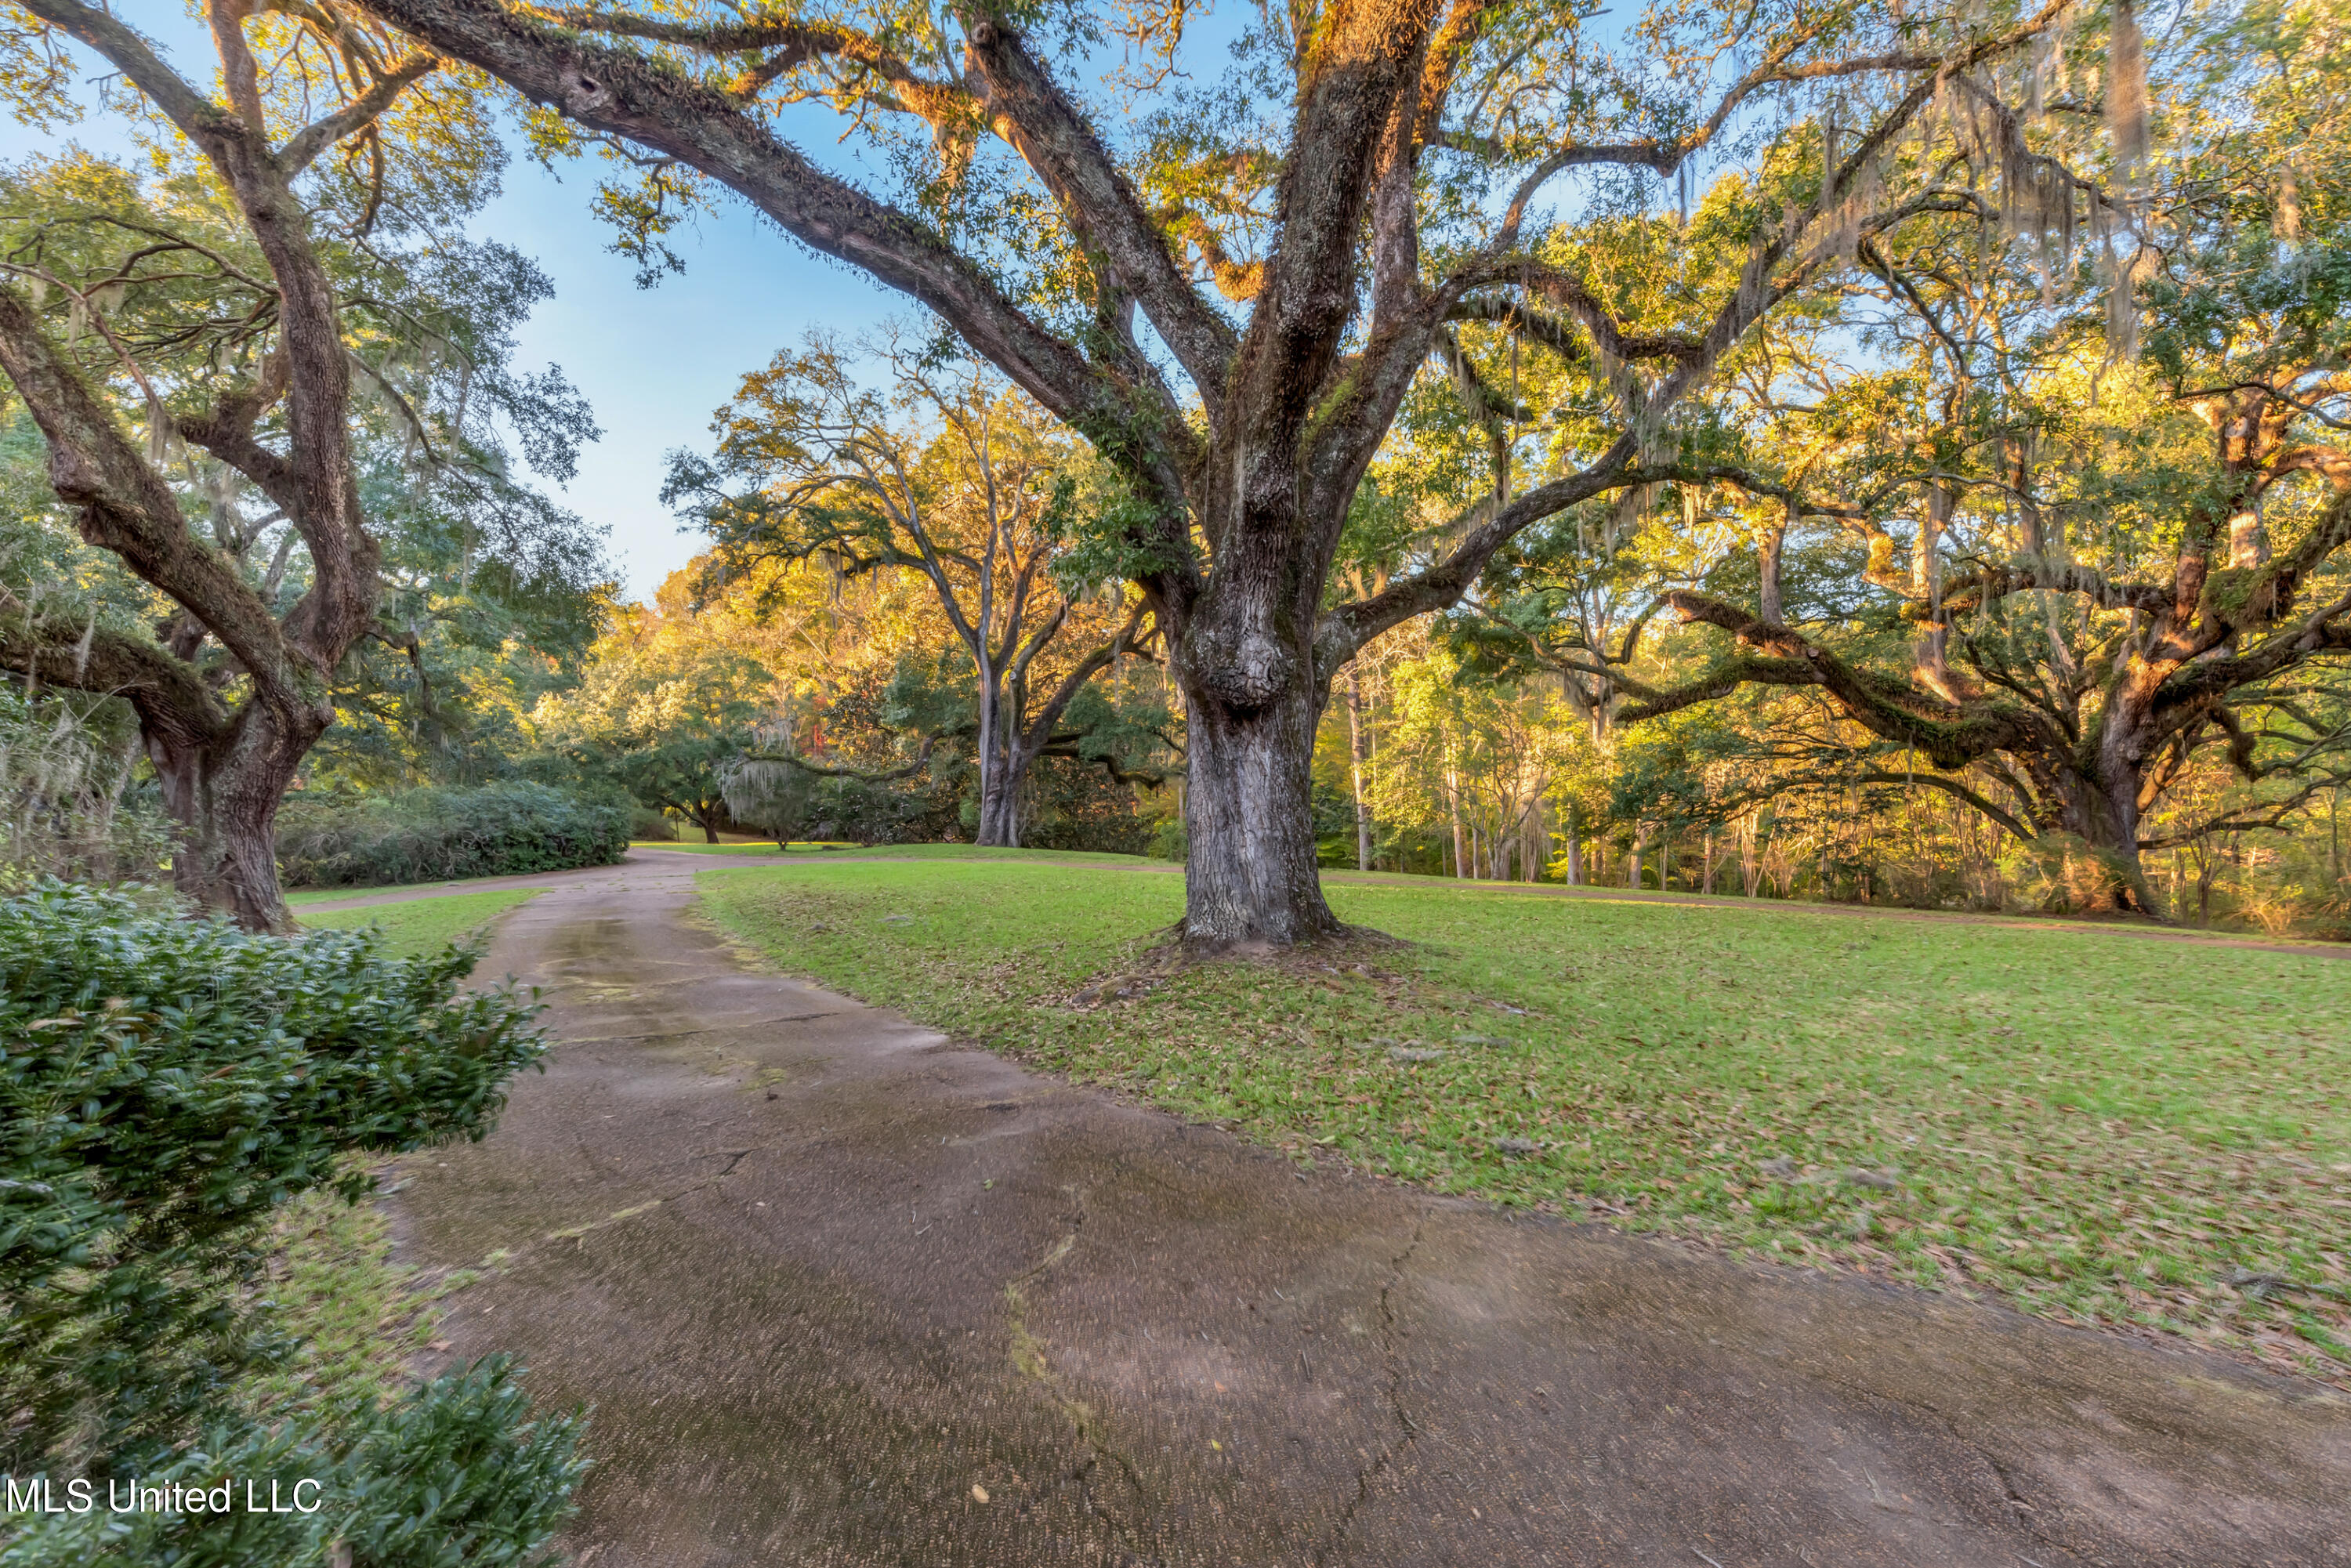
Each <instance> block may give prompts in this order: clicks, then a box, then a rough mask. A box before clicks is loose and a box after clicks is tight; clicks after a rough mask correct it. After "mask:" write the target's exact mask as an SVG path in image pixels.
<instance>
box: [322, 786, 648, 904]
mask: <svg viewBox="0 0 2351 1568" xmlns="http://www.w3.org/2000/svg"><path fill="white" fill-rule="evenodd" d="M631 817H632V806H631V805H630V803H629V802H628V801H626V800H620V799H617V798H616V799H604V798H601V797H597V796H590V795H578V794H573V793H570V792H569V791H566V790H562V789H555V788H553V787H551V786H549V785H546V784H531V783H524V782H519V781H511V780H510V781H507V782H505V783H499V784H483V785H477V786H475V787H473V788H471V789H463V788H455V787H448V786H434V787H429V788H424V789H403V790H401V791H399V792H398V793H396V794H386V795H361V796H326V797H322V798H318V799H311V798H306V797H304V796H300V795H296V796H293V797H291V798H289V799H288V800H287V802H286V805H285V807H284V808H283V809H282V810H280V811H279V813H278V819H277V861H278V864H279V866H280V867H281V868H282V870H283V872H284V874H285V878H286V881H287V883H289V884H291V885H293V886H296V887H377V886H382V885H385V884H387V883H405V882H448V881H453V880H455V879H457V878H460V877H469V876H516V875H520V874H522V873H526V872H535V871H562V870H564V869H566V868H568V867H570V866H582V865H611V863H612V862H615V861H617V860H619V859H620V858H621V856H622V854H623V853H624V852H627V850H628V847H629V825H630V819H631Z"/></svg>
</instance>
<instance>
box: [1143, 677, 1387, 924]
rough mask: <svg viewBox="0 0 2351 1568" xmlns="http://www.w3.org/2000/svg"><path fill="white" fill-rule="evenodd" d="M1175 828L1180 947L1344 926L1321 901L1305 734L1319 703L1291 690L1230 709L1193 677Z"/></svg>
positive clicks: (1309, 735) (1306, 689)
mask: <svg viewBox="0 0 2351 1568" xmlns="http://www.w3.org/2000/svg"><path fill="white" fill-rule="evenodd" d="M1176 674H1177V679H1178V680H1179V681H1180V682H1181V683H1182V685H1183V689H1184V695H1185V699H1186V704H1187V705H1188V706H1187V712H1186V726H1185V732H1186V749H1187V754H1188V755H1187V762H1188V767H1187V769H1186V775H1185V789H1184V826H1185V830H1186V833H1187V834H1188V835H1189V837H1190V842H1191V858H1190V862H1189V864H1188V866H1187V867H1186V877H1185V887H1184V935H1185V939H1186V942H1188V943H1190V944H1193V945H1195V946H1210V947H1221V946H1249V945H1257V944H1264V945H1269V946H1281V945H1286V944H1289V943H1292V942H1306V941H1312V940H1314V939H1316V938H1319V937H1323V936H1337V935H1339V934H1341V933H1343V931H1345V929H1346V927H1345V926H1343V925H1341V924H1340V922H1339V918H1338V916H1337V915H1332V913H1331V906H1330V905H1329V904H1326V903H1325V902H1323V898H1322V873H1321V872H1320V871H1319V870H1318V869H1317V866H1316V856H1315V843H1314V814H1313V810H1312V794H1313V760H1314V731H1315V727H1316V726H1317V724H1318V723H1319V722H1320V720H1321V718H1322V692H1321V691H1319V690H1317V689H1315V688H1313V687H1312V686H1310V685H1308V684H1307V683H1306V682H1304V681H1296V682H1292V683H1291V684H1290V685H1287V686H1285V687H1284V688H1283V689H1282V690H1280V692H1279V693H1277V694H1276V695H1274V696H1273V698H1272V699H1271V700H1270V701H1269V702H1267V703H1266V704H1264V705H1263V706H1254V707H1249V708H1238V707H1236V706H1233V705H1231V704H1229V703H1228V702H1224V701H1221V700H1219V699H1218V698H1217V696H1216V695H1215V694H1214V693H1213V692H1210V691H1207V690H1205V689H1203V687H1202V685H1201V683H1199V682H1198V681H1197V680H1196V679H1195V678H1190V676H1189V675H1188V674H1187V669H1186V664H1185V662H1184V661H1183V660H1181V659H1180V658H1179V660H1178V663H1177V669H1176Z"/></svg>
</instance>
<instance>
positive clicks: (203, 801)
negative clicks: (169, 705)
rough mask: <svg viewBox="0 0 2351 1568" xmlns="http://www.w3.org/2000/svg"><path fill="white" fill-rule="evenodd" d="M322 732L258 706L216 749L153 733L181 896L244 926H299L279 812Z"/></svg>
mask: <svg viewBox="0 0 2351 1568" xmlns="http://www.w3.org/2000/svg"><path fill="white" fill-rule="evenodd" d="M325 729H326V726H325V725H324V724H323V723H297V724H294V725H291V726H288V725H286V724H284V723H282V722H280V721H279V720H277V718H276V717H275V716H273V715H271V714H269V713H267V712H266V711H264V710H258V709H252V710H247V711H246V713H245V714H243V715H241V716H240V720H239V722H238V723H237V724H236V726H235V729H234V732H233V733H232V735H231V736H230V737H227V738H226V739H225V741H224V742H222V743H220V744H217V745H214V746H209V747H204V746H199V747H189V746H181V745H174V744H172V741H171V740H170V739H168V738H167V737H163V736H161V735H156V734H152V733H151V734H150V736H149V737H148V743H147V756H148V760H149V761H150V762H151V763H152V765H153V766H154V768H155V777H156V779H157V780H158V782H159V783H160V784H161V785H162V795H163V808H164V810H166V811H167V812H169V813H170V815H171V817H172V821H174V822H176V823H178V824H179V827H180V833H181V837H180V841H179V842H178V844H176V845H175V846H174V847H173V850H172V883H173V885H174V886H176V887H177V888H178V889H179V891H180V892H181V893H182V894H185V895H186V896H187V897H189V898H191V899H193V900H194V901H195V902H196V903H198V904H204V905H205V906H207V907H209V908H214V909H220V910H224V911H226V912H228V913H229V914H231V915H234V916H235V919H236V922H237V924H238V925H243V926H245V927H246V929H247V930H252V931H290V930H291V929H292V928H293V921H292V918H291V916H290V915H288V914H287V908H286V897H285V894H284V891H283V890H282V889H281V888H280V887H279V885H278V881H277V808H278V804H279V802H280V801H282V800H284V799H285V797H286V791H287V789H288V788H290V787H291V786H292V784H293V782H294V775H295V772H296V770H297V769H298V768H299V767H300V766H301V762H302V758H303V757H304V756H305V755H306V754H308V751H309V749H310V747H311V746H312V745H313V744H315V743H316V742H317V740H318V738H319V736H320V735H321V734H323V733H324V732H325Z"/></svg>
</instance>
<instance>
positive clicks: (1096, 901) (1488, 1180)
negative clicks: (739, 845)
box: [700, 854, 2351, 1386]
mask: <svg viewBox="0 0 2351 1568" xmlns="http://www.w3.org/2000/svg"><path fill="white" fill-rule="evenodd" d="M1102 858H1103V859H1105V860H1107V859H1111V858H1112V857H1102ZM1062 859H1064V857H1040V856H1035V855H1029V856H1025V857H1021V858H1020V859H1018V860H1013V861H1011V862H1009V863H986V862H974V861H973V860H972V859H971V858H970V857H969V856H968V854H967V855H965V856H960V857H950V856H933V857H928V858H921V857H901V860H900V862H899V863H889V862H883V863H874V862H863V863H835V864H827V863H824V862H820V861H814V860H810V861H806V862H794V863H791V864H789V865H783V866H778V867H774V868H760V869H758V870H744V871H740V872H730V873H727V874H726V875H724V876H717V875H705V877H703V878H702V879H701V882H700V886H701V896H702V900H703V904H704V907H705V909H706V910H707V911H708V913H709V914H710V915H712V916H713V917H714V918H715V919H716V921H717V922H718V923H719V924H720V925H722V926H724V927H725V928H726V930H728V931H729V932H730V933H732V934H733V935H735V936H737V938H738V939H739V940H741V941H742V942H744V943H745V944H747V946H752V947H754V948H756V949H758V950H759V951H761V952H763V953H765V954H766V955H767V956H768V957H770V958H771V959H772V960H773V962H774V963H775V964H777V965H778V966H779V967H782V968H784V969H785V970H788V971H789V972H791V973H795V974H800V975H806V976H810V977H814V978H816V979H819V980H820V981H822V982H824V983H826V984H829V985H831V986H834V987H836V988H841V989H842V990H846V991H849V992H852V993H854V994H856V995H858V996H861V997H863V998H867V999H869V1000H872V1001H875V1002H878V1003H882V1004H884V1005H887V1006H891V1007H894V1008H897V1009H901V1010H903V1011H904V1012H906V1013H908V1014H910V1015H911V1016H913V1017H914V1018H917V1019H922V1020H924V1021H925V1022H927V1023H930V1024H933V1025H935V1026H936V1027H938V1028H940V1029H942V1030H947V1031H948V1032H950V1033H953V1034H956V1035H957V1036H961V1037H966V1038H969V1039H974V1040H979V1041H981V1042H984V1043H986V1044H988V1045H990V1046H992V1047H995V1048H998V1049H1000V1050H1003V1051H1008V1052H1009V1053H1011V1054H1014V1055H1016V1056H1019V1057H1020V1058H1022V1059H1023V1060H1026V1061H1030V1062H1033V1063H1035V1064H1037V1065H1039V1066H1041V1067H1045V1068H1049V1069H1051V1070H1055V1071H1062V1072H1066V1073H1069V1074H1070V1075H1071V1076H1073V1077H1075V1078H1077V1079H1080V1080H1081V1081H1086V1082H1097V1083H1102V1084H1105V1085H1108V1086H1112V1087H1113V1088H1116V1089H1120V1090H1123V1091H1125V1092H1131V1093H1134V1094H1136V1095H1139V1096H1142V1097H1144V1098H1145V1099H1148V1100H1150V1101H1152V1102H1154V1103H1157V1104H1160V1105H1162V1106H1165V1107H1166V1108H1168V1109H1170V1110H1173V1111H1175V1112H1178V1113H1184V1114H1187V1115H1191V1116H1195V1117H1199V1118H1203V1119H1208V1120H1214V1121H1217V1122H1221V1123H1224V1124H1228V1125H1231V1126H1233V1127H1234V1128H1235V1129H1236V1130H1238V1131H1239V1132H1241V1133H1243V1134H1246V1135H1248V1136H1250V1137H1253V1138H1257V1139H1259V1140H1261V1141H1263V1142H1265V1143H1267V1144H1270V1145H1276V1146H1278V1147H1280V1148H1282V1149H1284V1150H1286V1151H1288V1152H1290V1154H1292V1155H1295V1156H1297V1157H1300V1158H1306V1157H1309V1156H1310V1155H1311V1153H1312V1152H1313V1151H1315V1150H1323V1151H1330V1152H1335V1153H1337V1154H1339V1155H1343V1156H1344V1157H1345V1158H1346V1159H1348V1160H1350V1161H1352V1162H1353V1163H1355V1164H1356V1165H1358V1166H1364V1167H1366V1168H1369V1169H1371V1170H1373V1171H1375V1172H1379V1173H1382V1174H1384V1175H1387V1176H1394V1177H1396V1178H1399V1179H1403V1180H1407V1181H1413V1182H1417V1183H1421V1184H1424V1185H1426V1186H1429V1187H1431V1188H1434V1189H1436V1190H1437V1191H1441V1192H1447V1193H1460V1194H1468V1195H1474V1196H1477V1197H1486V1198H1491V1199H1494V1200H1497V1201H1499V1202H1502V1203H1506V1204H1520V1205H1530V1206H1536V1207H1541V1208H1544V1209H1546V1210H1556V1211H1562V1212H1568V1213H1573V1214H1579V1215H1590V1216H1593V1217H1595V1218H1604V1219H1607V1220H1609V1221H1611V1222H1613V1223H1614V1224H1617V1225H1621V1226H1624V1227H1626V1228H1632V1229H1636V1230H1645V1231H1655V1232H1660V1233H1665V1234H1669V1235H1673V1236H1677V1237H1681V1238H1685V1239H1690V1240H1693V1241H1697V1242H1701V1243H1705V1244H1709V1245H1715V1246H1719V1247H1723V1248H1727V1249H1731V1250H1734V1251H1737V1252H1740V1253H1742V1254H1746V1255H1750V1256H1753V1257H1758V1258H1763V1259H1770V1260H1782V1261H1787V1262H1795V1263H1803V1264H1813V1265H1822V1266H1834V1267H1840V1268H1846V1269H1857V1270H1866V1271H1869V1272H1872V1273H1876V1274H1879V1275H1881V1276H1886V1277H1891V1278H1896V1279H1900V1280H1905V1281H1912V1282H1915V1283H1918V1284H1923V1285H1930V1286H1940V1287H1945V1288H1952V1289H1959V1290H1962V1291H1981V1292H1989V1293H1996V1294H1999V1295H2001V1296H2004V1297H2005V1298H2007V1299H2008V1300H2010V1301H2012V1302H2013V1303H2014V1304H2016V1305H2018V1306H2020V1307H2022V1308H2024V1309H2025V1310H2027V1311H2031V1312H2038V1313H2042V1314H2043V1315H2046V1316H2050V1317H2054V1318H2058V1319H2061V1320H2065V1321H2070V1322H2083V1323H2097V1324H2105V1325H2110V1326H2115V1325H2120V1326H2128V1327H2132V1328H2136V1329H2139V1330H2142V1331H2149V1332H2159V1333H2177V1334H2183V1335H2187V1336H2190V1337H2192V1338H2195V1339H2197V1340H2199V1341H2201V1342H2203V1343H2209V1344H2212V1345H2216V1346H2219V1347H2221V1348H2225V1349H2228V1350H2231V1351H2232V1352H2235V1353H2238V1354H2249V1355H2252V1356H2253V1357H2256V1358H2258V1359H2261V1360H2262V1361H2265V1362H2267V1363H2269V1364H2273V1365H2279V1366H2283V1367H2288V1368H2292V1369H2294V1370H2298V1371H2301V1372H2304V1373H2308V1374H2312V1375H2317V1376H2320V1377H2324V1378H2326V1379H2327V1380H2329V1381H2332V1382H2334V1383H2335V1384H2337V1385H2341V1386H2351V1256H2346V1254H2351V1242H2346V1237H2351V964H2347V963H2346V962H2344V961H2343V960H2341V959H2339V958H2334V957H2328V956H2321V955H2318V954H2307V955H2305V954H2300V953H2283V952H2268V951H2260V950H2248V949H2243V948H2226V947H2220V946H2212V945H2209V944H2206V943H2202V942H2197V941H2192V940H2179V941H2172V940H2158V939H2148V938H2143V937H2136V936H2128V935H2125V934H2122V933H2119V932H2116V931H2112V930H2100V929H2096V928H2077V929H2064V928H2052V927H2051V926H2050V925H2047V924H2035V925H2026V924H2016V925H2007V924H2002V923H2000V922H1991V921H1980V922H1967V923H1959V922H1946V921H1932V920H1906V919H1873V918H1865V917H1856V916H1855V915H1851V914H1834V913H1827V912H1812V911H1806V910H1803V909H1801V908H1791V907H1788V906H1784V905H1782V906H1778V907H1773V908H1769V909H1761V910H1750V909H1745V908H1740V907H1736V906H1728V907H1726V906H1721V905H1712V906H1697V905H1687V904H1665V903H1660V902H1656V901H1654V900H1638V899H1613V898H1601V897H1583V898H1551V897H1543V896H1539V895H1530V894H1525V893H1510V892H1504V891H1500V890H1484V889H1477V888H1464V887H1461V886H1459V885H1458V884H1442V883H1437V884H1432V883H1426V882H1422V883H1417V884H1416V883H1411V882H1408V881H1405V880H1403V879H1397V880H1395V881H1386V882H1376V883H1374V882H1333V883H1331V884H1330V885H1329V887H1328V893H1329V896H1330V898H1331V901H1332V905H1333V906H1334V907H1335V908H1336V909H1337V911H1338V913H1339V914H1340V915H1341V917H1342V918H1343V919H1346V920H1348V921H1350V922H1353V923H1358V924H1361V925H1368V926H1371V927H1374V928H1375V929H1377V930H1380V931H1384V932H1387V933H1389V934H1391V935H1393V936H1397V937H1401V938H1404V939H1405V941H1406V942H1407V943H1408V944H1409V946H1401V947H1393V948H1374V947H1369V946H1366V947H1363V948H1353V949H1347V950H1343V951H1333V952H1331V953H1325V954H1322V955H1314V956H1301V957H1299V958H1295V959H1291V960H1289V961H1286V962H1284V963H1281V964H1279V965H1271V964H1263V963H1260V964H1248V963H1241V962H1223V963H1214V964H1207V965H1200V966H1195V967H1188V968H1179V969H1176V970H1175V971H1173V972H1172V973H1161V972H1158V971H1157V970H1156V969H1155V967H1154V966H1153V965H1152V963H1151V962H1150V961H1149V959H1148V956H1147V955H1148V953H1149V951H1150V949H1151V948H1152V946H1153V945H1154V943H1155V941H1156V940H1157V938H1158V936H1159V934H1160V933H1163V932H1164V931H1165V928H1166V927H1167V926H1168V925H1171V924H1172V923H1173V921H1174V920H1175V917H1176V916H1177V915H1178V914H1179V912H1180V910H1181V905H1182V898H1183V883H1182V881H1181V879H1180V878H1178V877H1174V876H1167V875H1150V874H1143V873H1142V872H1141V868H1142V867H1143V866H1144V865H1147V864H1148V863H1149V862H1125V864H1127V865H1128V866H1129V867H1132V868H1134V870H1133V871H1132V872H1130V873H1128V874H1119V873H1116V872H1114V871H1112V870H1109V869H1106V868H1082V867H1077V866H1072V865H1069V864H1064V863H1054V862H1057V861H1061V860H1062ZM1105 977H1109V980H1110V981H1111V982H1113V983H1102V982H1103V981H1104V979H1105ZM1099 998H1108V999H1106V1000H1105V999H1099ZM1432 1053H1434V1054H1432Z"/></svg>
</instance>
